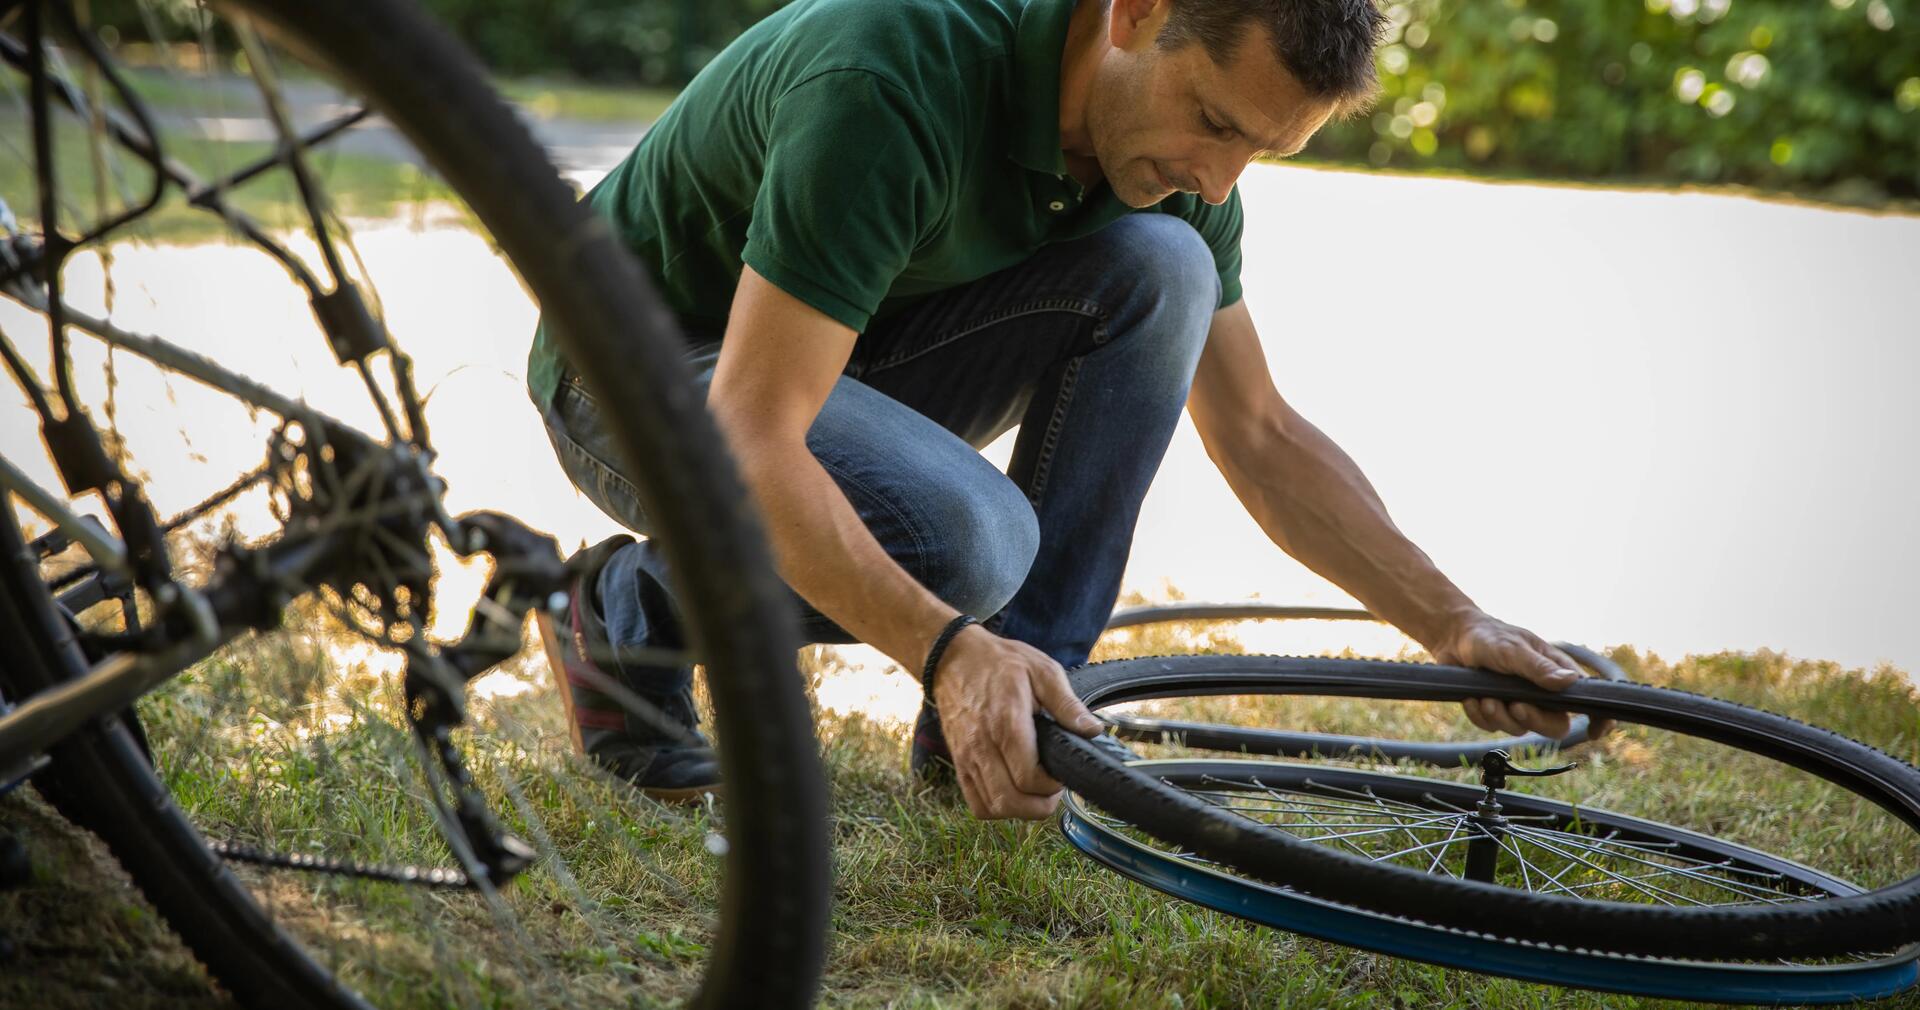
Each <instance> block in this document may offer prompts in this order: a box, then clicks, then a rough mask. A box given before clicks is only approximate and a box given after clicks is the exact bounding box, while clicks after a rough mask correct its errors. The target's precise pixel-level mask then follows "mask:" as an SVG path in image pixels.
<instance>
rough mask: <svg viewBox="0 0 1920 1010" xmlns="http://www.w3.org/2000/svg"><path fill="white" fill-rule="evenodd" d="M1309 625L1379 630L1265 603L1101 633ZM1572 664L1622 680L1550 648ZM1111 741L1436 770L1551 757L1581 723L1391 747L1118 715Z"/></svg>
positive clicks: (1171, 616) (1134, 615)
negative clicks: (1504, 757) (1552, 731)
mask: <svg viewBox="0 0 1920 1010" xmlns="http://www.w3.org/2000/svg"><path fill="white" fill-rule="evenodd" d="M1243 620H1260V621H1271V620H1313V621H1367V622H1372V623H1384V622H1382V621H1381V620H1380V619H1379V618H1377V617H1375V616H1373V615H1372V614H1371V613H1368V612H1367V611H1365V610H1354V609H1351V608H1346V607H1290V606H1282V605H1278V604H1272V603H1168V604H1157V605H1151V606H1139V607H1127V608H1125V609H1122V610H1117V611H1115V612H1114V614H1113V616H1112V617H1111V618H1109V619H1108V621H1107V628H1106V630H1108V631H1119V630H1123V629H1126V628H1137V627H1140V626H1142V625H1147V624H1163V623H1168V622H1174V621H1243ZM1553 644H1554V645H1555V646H1556V647H1557V648H1559V649H1560V650H1561V651H1562V652H1565V653H1566V654H1567V655H1569V656H1571V657H1573V659H1574V661H1575V662H1577V663H1579V664H1580V665H1581V666H1584V667H1586V668H1587V669H1588V670H1590V671H1592V672H1593V674H1594V675H1595V676H1597V677H1599V678H1601V679H1603V680H1627V679H1628V677H1627V674H1626V671H1624V670H1622V669H1620V667H1619V665H1618V664H1616V663H1615V662H1613V661H1612V660H1610V659H1608V658H1607V657H1605V656H1602V655H1600V654H1599V653H1597V652H1595V651H1593V650H1592V649H1589V648H1586V647H1585V646H1581V645H1574V644H1573V643H1571V642H1555V643H1553ZM1113 727H1114V735H1115V736H1118V737H1120V738H1121V739H1123V740H1138V741H1140V742H1142V743H1179V744H1181V745H1183V746H1186V747H1197V748H1201V749H1203V750H1218V751H1228V752H1231V753H1236V754H1266V755H1271V756H1274V757H1304V758H1325V757H1344V758H1371V759H1375V760H1382V761H1419V762H1422V763H1424V764H1430V765H1437V766H1440V767H1443V768H1450V767H1458V766H1460V765H1461V764H1472V763H1474V762H1477V761H1479V760H1480V759H1481V758H1483V757H1485V756H1486V755H1487V754H1488V753H1489V752H1492V751H1496V750H1504V751H1543V752H1544V751H1556V750H1566V749H1567V748H1570V747H1577V746H1579V745H1581V744H1583V743H1586V742H1587V728H1588V727H1587V717H1586V716H1584V715H1580V714H1578V713H1576V714H1575V715H1574V716H1573V718H1572V719H1571V720H1569V722H1568V725H1567V732H1566V735H1565V736H1562V737H1559V738H1557V739H1556V738H1553V737H1549V736H1545V735H1543V734H1540V733H1525V734H1522V735H1520V736H1510V737H1502V738H1499V739H1493V740H1471V741H1468V740H1462V741H1445V740H1394V739H1390V738H1387V737H1372V736H1347V735H1342V734H1338V733H1303V732H1289V731H1285V730H1274V729H1261V728H1254V727H1244V726H1224V725H1219V724H1216V723H1204V722H1191V721H1187V720H1181V719H1150V718H1147V717H1144V716H1137V715H1121V716H1116V717H1115V718H1114V719H1113Z"/></svg>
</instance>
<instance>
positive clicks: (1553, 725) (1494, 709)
mask: <svg viewBox="0 0 1920 1010" xmlns="http://www.w3.org/2000/svg"><path fill="white" fill-rule="evenodd" d="M1460 707H1461V708H1462V709H1463V710H1465V712H1466V714H1467V721H1468V722H1471V723H1473V724H1474V725H1475V726H1478V727H1480V728H1481V729H1483V730H1486V731H1487V732H1489V733H1508V734H1512V735H1513V736H1524V735H1526V734H1528V733H1538V734H1540V735H1542V736H1546V737H1551V738H1553V739H1555V740H1558V739H1560V738H1561V737H1564V736H1566V735H1567V730H1568V729H1569V727H1570V726H1571V725H1572V719H1571V717H1570V716H1568V715H1567V713H1565V712H1553V711H1549V710H1547V709H1543V708H1540V707H1538V706H1535V705H1529V704H1527V703H1526V702H1524V701H1515V702H1503V701H1500V700H1498V699H1495V698H1468V699H1467V700H1465V701H1463V702H1461V703H1460Z"/></svg>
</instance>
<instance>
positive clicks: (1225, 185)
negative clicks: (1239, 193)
mask: <svg viewBox="0 0 1920 1010" xmlns="http://www.w3.org/2000/svg"><path fill="white" fill-rule="evenodd" d="M1246 168H1247V159H1245V158H1240V157H1239V156H1238V152H1229V153H1226V154H1224V155H1222V154H1216V155H1214V156H1213V157H1211V158H1208V159H1207V160H1206V161H1205V162H1202V163H1201V164H1200V165H1198V166H1196V167H1195V173H1194V179H1193V181H1194V182H1196V183H1198V184H1199V186H1200V199H1202V200H1205V201H1207V202H1208V203H1210V204H1213V205H1214V206H1216V207H1218V206H1219V205H1221V204H1223V203H1226V202H1227V197H1228V196H1230V195H1232V193H1233V184H1234V183H1235V182H1237V181H1239V179H1240V173H1241V172H1244V171H1246Z"/></svg>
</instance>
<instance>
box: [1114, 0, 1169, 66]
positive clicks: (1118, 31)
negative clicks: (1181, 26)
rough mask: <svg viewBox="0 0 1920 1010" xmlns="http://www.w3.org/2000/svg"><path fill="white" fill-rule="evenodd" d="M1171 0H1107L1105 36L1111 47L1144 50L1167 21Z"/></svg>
mask: <svg viewBox="0 0 1920 1010" xmlns="http://www.w3.org/2000/svg"><path fill="white" fill-rule="evenodd" d="M1172 9H1173V0H1111V3H1110V6H1109V9H1108V11H1107V40H1108V41H1109V42H1111V43H1113V47H1114V48H1115V49H1124V50H1126V51H1127V52H1130V53H1140V52H1145V51H1146V49H1147V47H1148V46H1151V45H1153V40H1154V39H1155V38H1158V37H1159V35H1160V28H1161V26H1162V25H1165V24H1166V23H1167V13H1168V12H1169V11H1171V10H1172Z"/></svg>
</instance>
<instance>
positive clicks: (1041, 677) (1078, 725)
mask: <svg viewBox="0 0 1920 1010" xmlns="http://www.w3.org/2000/svg"><path fill="white" fill-rule="evenodd" d="M1028 679H1029V680H1030V681H1031V682H1032V683H1033V700H1034V701H1035V702H1037V703H1039V706H1040V708H1041V709H1042V710H1044V711H1045V712H1046V713H1047V714H1048V715H1050V716H1053V718H1054V719H1055V720H1056V721H1058V722H1059V723H1060V725H1062V726H1065V727H1066V728H1068V729H1070V730H1073V731H1074V732H1075V733H1078V734H1080V735H1081V736H1098V735H1099V733H1100V730H1101V725H1100V720H1099V719H1098V718H1097V717H1095V716H1094V714H1093V713H1092V712H1090V711H1088V710H1087V706H1086V705H1084V704H1082V703H1081V701H1080V696H1079V695H1077V694H1075V693H1074V692H1073V682H1072V681H1070V680H1068V679H1067V671H1065V670H1063V669H1061V668H1060V664H1059V663H1056V662H1053V661H1052V660H1048V661H1047V663H1046V665H1045V666H1042V667H1040V668H1039V669H1036V670H1034V671H1033V672H1032V673H1031V674H1029V677H1028ZM1028 735H1029V736H1031V735H1032V734H1031V733H1029V734H1028Z"/></svg>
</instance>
